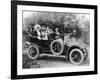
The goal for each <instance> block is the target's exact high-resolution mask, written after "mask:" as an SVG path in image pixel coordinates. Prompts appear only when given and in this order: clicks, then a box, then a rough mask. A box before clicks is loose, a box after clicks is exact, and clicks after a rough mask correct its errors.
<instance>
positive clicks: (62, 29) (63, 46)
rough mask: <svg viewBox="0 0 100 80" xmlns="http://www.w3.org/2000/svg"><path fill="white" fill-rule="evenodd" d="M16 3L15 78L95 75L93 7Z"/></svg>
mask: <svg viewBox="0 0 100 80" xmlns="http://www.w3.org/2000/svg"><path fill="white" fill-rule="evenodd" d="M16 4H17V8H16V11H15V12H16V13H17V15H15V16H16V22H15V24H16V25H17V26H16V29H17V33H16V35H17V36H16V37H17V43H16V45H17V50H16V51H17V52H16V56H17V57H16V61H17V62H16V63H15V64H17V67H16V68H17V70H16V71H17V75H31V77H32V75H33V77H37V76H38V75H40V76H42V77H46V74H50V75H51V74H52V75H55V76H56V74H58V76H60V75H61V74H59V73H62V76H63V75H71V74H72V75H74V73H77V74H79V73H80V74H85V73H87V74H89V73H90V74H92V72H94V73H95V72H96V55H97V53H96V50H95V46H96V44H95V40H96V37H95V35H96V34H95V28H94V27H96V21H95V20H96V16H95V14H96V13H95V9H96V8H95V6H92V8H91V6H90V7H89V6H87V7H85V5H82V6H81V5H80V6H81V7H78V5H76V6H75V5H74V7H70V5H71V4H68V5H69V6H68V5H67V4H64V5H63V6H62V4H60V3H59V5H61V7H60V6H58V4H56V3H55V4H52V3H48V5H47V4H46V3H38V2H33V4H32V3H31V2H28V4H27V2H26V3H25V4H24V2H22V3H20V2H18V3H16ZM18 4H20V5H18ZM21 4H22V5H21ZM40 4H41V5H40ZM55 5H56V6H55ZM13 6H14V5H13ZM65 6H66V7H65ZM13 10H14V9H13ZM13 14H14V12H13ZM13 19H14V18H13ZM12 22H13V21H12ZM15 24H14V23H13V25H15ZM14 30H15V29H14ZM15 31H16V30H15ZM14 37H15V36H14ZM13 59H14V58H13ZM82 72H83V73H82ZM13 73H14V72H13ZM65 73H66V74H65ZM14 74H16V73H14ZM34 75H37V76H34ZM50 75H47V76H50ZM24 77H25V76H24ZM19 78H20V77H19Z"/></svg>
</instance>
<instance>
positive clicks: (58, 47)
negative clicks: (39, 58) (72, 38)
mask: <svg viewBox="0 0 100 80" xmlns="http://www.w3.org/2000/svg"><path fill="white" fill-rule="evenodd" d="M63 48H64V47H63V42H62V40H61V39H58V40H54V41H53V42H52V43H51V45H50V49H51V52H52V53H53V54H54V55H60V54H61V53H62V52H63Z"/></svg>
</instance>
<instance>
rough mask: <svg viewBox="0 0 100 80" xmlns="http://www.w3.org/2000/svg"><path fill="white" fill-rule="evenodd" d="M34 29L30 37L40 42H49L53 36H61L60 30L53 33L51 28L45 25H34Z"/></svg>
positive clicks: (56, 29)
mask: <svg viewBox="0 0 100 80" xmlns="http://www.w3.org/2000/svg"><path fill="white" fill-rule="evenodd" d="M33 28H34V29H33V30H32V31H31V34H30V35H31V36H32V37H35V38H38V39H39V40H48V38H49V36H50V35H52V37H55V36H56V37H58V36H59V35H60V33H59V28H55V31H53V30H52V29H50V28H49V27H46V26H45V25H44V26H41V25H39V24H36V25H34V26H33Z"/></svg>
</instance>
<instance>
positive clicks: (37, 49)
mask: <svg viewBox="0 0 100 80" xmlns="http://www.w3.org/2000/svg"><path fill="white" fill-rule="evenodd" d="M32 47H34V48H36V51H37V54H36V56H35V57H32V56H31V55H30V54H29V50H30V48H32ZM38 56H39V48H38V46H36V45H30V47H29V48H28V57H29V58H30V59H37V58H38Z"/></svg>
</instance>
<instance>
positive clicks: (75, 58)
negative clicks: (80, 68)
mask: <svg viewBox="0 0 100 80" xmlns="http://www.w3.org/2000/svg"><path fill="white" fill-rule="evenodd" d="M69 60H70V62H71V63H73V64H76V65H79V64H81V63H82V62H83V60H84V54H83V52H82V51H81V50H80V49H77V48H75V49H72V50H71V51H70V53H69Z"/></svg>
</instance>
